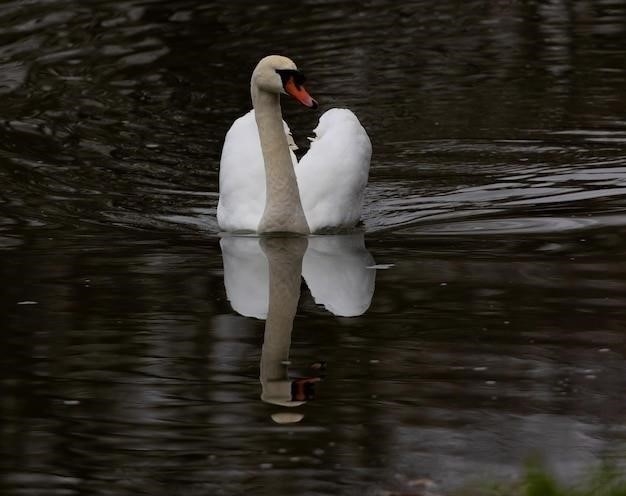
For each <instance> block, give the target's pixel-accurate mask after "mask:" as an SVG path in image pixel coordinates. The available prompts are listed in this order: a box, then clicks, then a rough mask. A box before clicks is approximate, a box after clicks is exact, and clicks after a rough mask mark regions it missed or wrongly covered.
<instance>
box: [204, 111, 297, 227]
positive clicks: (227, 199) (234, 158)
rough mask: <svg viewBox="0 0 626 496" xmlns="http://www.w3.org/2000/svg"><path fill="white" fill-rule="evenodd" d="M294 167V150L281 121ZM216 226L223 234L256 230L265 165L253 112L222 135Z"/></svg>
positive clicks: (294, 147)
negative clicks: (223, 136)
mask: <svg viewBox="0 0 626 496" xmlns="http://www.w3.org/2000/svg"><path fill="white" fill-rule="evenodd" d="M283 125H284V127H285V135H286V136H287V141H288V143H289V148H290V151H291V159H292V161H293V163H294V165H295V164H296V163H297V160H296V156H295V155H294V153H293V150H295V149H297V147H296V145H295V143H294V141H293V137H292V136H291V131H290V130H289V127H288V126H287V124H286V123H285V122H284V121H283ZM219 188H220V197H219V201H218V204H217V223H218V224H219V226H220V229H222V230H223V231H256V229H257V227H258V225H259V221H260V220H261V216H262V215H263V210H264V208H265V165H264V162H263V152H262V151H261V141H260V140H259V130H258V127H257V123H256V120H255V118H254V110H251V111H250V112H248V113H247V114H245V115H243V116H242V117H240V118H238V119H237V120H236V121H235V122H234V123H233V125H232V126H231V127H230V129H229V130H228V132H227V133H226V138H225V139H224V147H223V148H222V157H221V159H220V178H219Z"/></svg>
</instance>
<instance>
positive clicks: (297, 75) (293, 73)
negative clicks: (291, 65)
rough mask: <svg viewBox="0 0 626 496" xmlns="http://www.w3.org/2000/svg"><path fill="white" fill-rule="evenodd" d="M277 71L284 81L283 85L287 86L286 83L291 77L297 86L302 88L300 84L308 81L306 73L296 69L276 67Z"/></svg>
mask: <svg viewBox="0 0 626 496" xmlns="http://www.w3.org/2000/svg"><path fill="white" fill-rule="evenodd" d="M276 72H277V73H278V75H279V76H280V79H281V80H282V82H283V87H285V85H286V84H287V83H288V82H289V80H290V79H291V80H293V82H294V83H295V85H296V87H297V88H298V89H300V86H302V85H303V84H304V81H306V78H305V77H304V74H302V73H301V72H300V71H297V70H295V69H276Z"/></svg>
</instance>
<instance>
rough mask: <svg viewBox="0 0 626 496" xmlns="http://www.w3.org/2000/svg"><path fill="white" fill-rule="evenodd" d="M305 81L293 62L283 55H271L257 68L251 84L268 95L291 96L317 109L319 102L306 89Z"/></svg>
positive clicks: (262, 60)
mask: <svg viewBox="0 0 626 496" xmlns="http://www.w3.org/2000/svg"><path fill="white" fill-rule="evenodd" d="M304 80H305V78H304V74H302V73H301V72H300V71H299V70H298V68H297V67H296V64H295V63H294V61H293V60H291V59H290V58H287V57H283V56H282V55H269V56H267V57H264V58H262V59H261V60H260V61H259V63H258V64H257V66H256V67H255V69H254V71H253V72H252V79H251V81H250V84H251V85H252V86H256V87H257V88H258V89H260V90H263V91H267V92H268V93H277V94H279V93H283V94H287V95H290V96H292V97H293V98H295V99H296V100H297V101H299V102H300V103H301V104H302V105H304V106H306V107H309V108H313V109H315V108H317V102H316V101H315V100H314V99H313V98H312V97H311V95H309V93H308V92H307V90H306V89H305V88H304V86H303V83H304Z"/></svg>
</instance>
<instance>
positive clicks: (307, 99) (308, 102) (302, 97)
mask: <svg viewBox="0 0 626 496" xmlns="http://www.w3.org/2000/svg"><path fill="white" fill-rule="evenodd" d="M285 91H286V92H287V93H289V94H290V95H291V96H292V97H294V98H295V99H296V100H298V101H299V102H300V103H301V104H302V105H304V106H305V107H309V108H312V109H316V108H317V102H316V101H315V100H314V99H313V97H312V96H311V95H309V93H308V91H307V90H305V89H304V86H302V85H299V84H296V83H295V82H294V80H293V77H290V78H289V80H288V81H287V83H285Z"/></svg>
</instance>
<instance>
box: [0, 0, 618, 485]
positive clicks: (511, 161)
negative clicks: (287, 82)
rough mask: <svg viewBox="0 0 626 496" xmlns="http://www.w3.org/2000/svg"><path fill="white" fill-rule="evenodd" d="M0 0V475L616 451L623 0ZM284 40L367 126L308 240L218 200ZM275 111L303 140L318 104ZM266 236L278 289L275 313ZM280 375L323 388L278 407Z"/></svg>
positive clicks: (327, 471)
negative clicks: (246, 229) (332, 205)
mask: <svg viewBox="0 0 626 496" xmlns="http://www.w3.org/2000/svg"><path fill="white" fill-rule="evenodd" d="M0 19H1V20H2V21H3V22H2V23H0V24H2V27H0V54H1V55H2V58H1V59H2V60H1V61H0V96H1V97H2V122H1V123H0V144H1V146H0V165H1V167H0V182H1V183H2V188H0V251H1V252H2V255H3V258H2V263H0V273H1V274H2V276H3V281H4V284H3V285H2V286H1V287H0V294H1V297H0V306H1V307H2V316H3V323H4V327H3V330H4V332H3V333H2V334H1V336H0V349H2V350H3V352H2V366H1V368H2V372H3V373H2V380H1V382H0V388H1V389H2V395H1V397H2V401H1V402H0V417H1V419H2V422H0V423H1V425H2V426H3V427H2V429H0V436H1V442H0V446H1V448H0V449H1V450H2V451H1V452H2V454H3V455H4V456H3V457H2V462H0V492H2V494H7V495H18V494H19V495H21V494H34V493H38V492H42V491H47V492H50V493H59V494H61V493H62V494H73V493H79V492H81V493H82V492H89V493H90V494H102V495H106V494H112V495H113V494H114V495H120V494H136V493H137V492H138V491H139V492H147V493H151V494H160V493H163V494H170V493H172V492H174V493H178V492H181V491H183V492H185V494H194V493H198V494H215V495H219V494H241V493H250V494H302V495H304V494H307V495H308V494H357V493H358V494H362V493H364V492H365V493H366V494H367V493H368V491H369V493H372V494H376V493H377V492H380V491H383V490H385V489H388V488H390V487H392V486H394V485H398V484H399V485H400V486H402V481H404V480H409V479H412V478H421V477H429V478H432V479H434V480H436V481H437V482H438V483H439V484H440V485H441V486H443V487H453V486H458V485H460V484H462V483H463V482H464V481H466V480H468V479H471V478H472V477H475V476H481V475H483V474H490V475H491V476H494V477H495V476H507V475H514V474H516V473H519V470H520V467H521V466H522V464H523V462H524V460H526V458H527V457H528V456H529V455H533V454H538V455H540V456H541V457H543V458H544V459H546V461H547V463H548V465H549V467H550V468H552V469H554V470H555V471H556V472H557V473H558V474H560V475H561V476H562V477H564V478H569V479H571V478H575V477H576V476H578V475H579V474H580V473H581V471H584V470H586V469H588V468H590V467H591V466H593V465H594V464H595V463H597V462H599V461H600V460H602V459H611V460H617V461H623V453H624V441H625V440H626V433H625V432H624V428H623V425H624V415H623V412H624V411H625V410H626V408H625V405H624V399H623V394H622V392H623V390H624V386H625V384H624V377H626V375H625V374H624V367H625V362H624V330H623V329H624V322H626V314H625V312H624V308H626V301H625V292H624V290H625V289H626V288H625V287H624V283H623V281H624V280H626V279H625V278H626V274H624V272H625V266H624V263H623V259H624V252H625V247H626V243H625V239H626V238H625V235H624V234H625V232H624V226H625V220H626V219H625V216H624V213H623V212H624V208H625V199H626V180H625V179H626V173H625V172H626V162H625V159H624V153H623V148H624V147H623V145H624V143H625V142H626V121H624V117H623V115H624V109H625V101H624V92H623V87H624V83H625V81H626V75H625V74H626V72H625V71H626V65H625V64H626V62H625V61H626V58H624V53H625V51H626V46H625V44H624V39H625V38H624V29H625V26H626V22H624V21H625V19H626V10H625V9H624V6H623V5H622V3H621V2H614V1H610V0H605V1H598V2H590V1H585V0H578V1H575V2H559V1H557V2H551V3H532V2H523V3H506V4H504V3H497V4H489V5H485V4H484V2H473V1H470V2H464V3H462V4H459V3H458V2H439V3H436V4H433V3H432V2H412V3H409V4H405V3H399V2H389V1H384V0H380V1H379V0H377V1H372V2H367V3H364V4H362V5H361V6H360V7H359V8H358V9H357V8H356V7H355V5H354V4H353V3H352V2H336V1H332V2H327V1H324V2H321V1H317V0H310V1H307V2H300V3H296V4H293V5H290V7H289V13H288V14H286V13H285V11H284V10H282V9H281V8H279V7H277V6H276V5H274V4H270V3H257V4H255V5H253V6H252V5H249V6H245V8H244V7H243V6H241V5H239V4H237V3H233V2H212V3H210V4H207V3H199V2H193V1H174V2H161V1H150V2H140V3H137V2H110V1H107V0H102V1H96V2H90V3H89V4H86V3H77V2H73V1H61V0H59V1H51V2H31V3H26V4H24V3H23V2H11V1H9V2H4V3H3V4H2V5H0ZM269 52H283V53H286V54H288V55H290V56H292V57H293V58H294V59H295V60H296V61H297V62H298V64H299V65H300V66H301V67H302V68H303V69H304V71H305V72H306V73H307V76H308V79H309V81H310V84H309V86H310V90H311V92H312V93H313V94H314V95H315V96H316V98H318V99H319V100H320V102H321V103H322V107H323V108H322V109H323V110H324V109H326V108H329V107H332V106H349V107H350V108H352V109H353V110H354V111H355V112H356V113H357V115H358V116H359V118H360V119H361V120H362V122H363V123H364V126H365V127H366V129H367V130H368V132H369V134H370V136H371V138H372V143H373V148H374V155H373V161H372V170H371V177H370V185H369V188H368V193H367V200H366V205H365V209H364V218H363V221H364V224H363V226H362V229H363V232H364V234H363V235H362V236H354V235H353V236H348V237H337V238H334V237H311V238H309V239H308V240H307V247H306V249H304V251H303V253H300V251H298V250H296V252H297V253H296V255H297V256H295V257H294V256H293V253H292V255H290V256H287V255H286V254H285V253H284V252H281V251H280V250H278V252H279V253H281V255H272V246H271V244H270V245H267V244H266V245H265V247H264V246H263V245H262V243H261V242H260V241H259V239H257V238H253V237H250V238H232V237H221V238H220V237H218V236H217V230H218V229H217V224H216V222H215V206H216V203H217V173H218V162H219V154H220V148H221V141H222V139H223V136H224V134H225V132H226V130H227V129H228V126H229V125H230V123H231V122H232V121H233V119H234V118H236V117H237V116H239V115H241V114H243V113H244V112H246V111H247V110H248V108H249V97H248V84H249V82H248V79H249V73H250V69H251V68H252V67H253V65H254V64H255V63H256V61H257V60H258V59H259V58H260V57H261V56H263V55H266V54H267V53H269ZM284 111H285V114H286V118H287V120H288V121H289V123H290V127H291V129H292V130H294V132H295V138H296V140H297V141H298V143H299V144H300V145H305V144H306V139H305V138H306V136H307V135H309V134H310V133H309V130H310V129H313V128H314V127H315V120H316V118H317V115H315V114H314V113H307V112H302V110H301V109H299V108H297V107H296V106H295V105H291V104H290V103H287V102H286V103H285V105H284ZM274 248H276V247H274ZM287 251H288V252H289V250H287ZM300 255H302V258H301V260H300ZM268 256H269V258H270V259H274V261H275V262H277V260H276V259H279V260H280V261H278V262H277V263H274V265H273V267H274V269H276V271H278V272H277V273H279V274H282V275H281V276H280V277H283V280H284V281H289V284H288V285H289V286H290V287H291V288H292V291H288V292H285V293H284V294H283V295H282V297H281V298H279V299H278V301H280V302H281V304H280V305H278V306H277V308H278V309H279V310H280V311H279V313H278V314H276V313H274V314H273V315H274V317H276V315H278V325H277V326H272V325H269V324H271V323H272V322H271V320H272V319H269V320H270V322H269V324H266V321H265V320H259V319H265V318H266V317H267V315H266V313H267V309H268V306H267V305H268V303H269V302H270V293H271V291H272V289H271V288H272V286H271V283H270V281H271V277H270V274H271V273H272V270H271V267H272V264H268ZM299 263H301V264H302V268H301V270H298V269H299V266H298V264H299ZM290 267H291V268H294V267H295V270H291V271H289V270H286V269H289V268H290ZM376 267H378V269H377V268H376ZM281 271H282V272H281ZM285 272H286V273H285ZM300 274H302V276H303V277H302V278H300ZM278 280H279V281H280V278H279V279H278ZM274 283H276V279H275V280H274ZM285 284H286V283H285ZM279 286H280V285H279ZM275 288H276V286H275ZM295 296H298V298H296V297H295ZM286 309H288V310H289V312H295V316H294V317H293V319H291V314H290V313H289V312H287V311H286ZM281 311H282V312H283V313H281ZM288 313H289V315H287V314H288ZM287 317H289V318H287ZM274 323H276V320H275V319H274ZM268 325H269V327H268ZM290 326H291V327H290ZM272 329H274V332H272ZM276 330H278V332H275V331H276ZM268 337H269V338H271V339H270V340H269V341H270V342H272V343H273V344H275V345H276V349H274V351H276V353H274V354H272V353H271V351H272V348H271V347H270V348H267V347H266V348H265V349H264V341H265V342H266V343H267V342H268ZM264 338H265V339H264ZM285 350H286V351H287V354H285ZM268 351H270V353H269V354H268V353H265V358H266V360H265V361H264V360H263V357H264V352H268ZM286 356H288V360H286V358H285V357H286ZM262 362H264V363H265V364H269V368H266V367H264V366H262V365H261V363H262ZM287 362H289V363H287ZM312 366H313V367H312ZM318 379H321V380H320V381H318ZM307 380H308V382H307ZM294 381H295V382H296V385H295V386H293V383H294ZM298 381H300V382H299V383H298ZM272 384H273V385H278V388H277V389H281V388H285V387H287V389H288V390H289V391H288V393H289V394H292V393H293V392H294V391H295V393H296V395H300V396H299V397H300V398H302V397H305V398H307V399H309V397H312V396H313V393H314V396H315V399H314V400H310V401H306V403H303V404H300V405H299V406H297V407H293V408H287V407H285V408H283V409H281V407H280V405H277V404H276V403H271V402H265V401H262V400H261V398H262V397H264V398H265V399H267V398H268V397H272V396H273V393H271V392H269V390H271V389H272ZM268 385H269V389H268ZM294 388H295V389H294ZM281 391H282V389H281ZM274 392H276V391H274ZM281 394H282V393H281ZM268 395H269V396H268ZM307 395H308V396H307ZM281 412H282V414H283V416H282V417H281V416H280V415H279V416H278V417H276V413H279V414H281ZM285 412H290V413H293V414H294V415H296V416H298V418H299V416H302V418H301V419H300V418H299V420H300V421H299V422H297V423H291V424H288V423H277V422H276V421H275V420H276V419H277V418H278V419H279V420H281V419H282V420H283V421H284V420H289V418H291V419H292V420H293V419H295V418H296V417H295V416H293V415H292V416H291V417H289V415H287V416H285V415H284V414H285ZM272 415H274V417H272ZM272 419H274V420H272ZM394 487H395V486H394Z"/></svg>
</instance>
